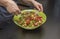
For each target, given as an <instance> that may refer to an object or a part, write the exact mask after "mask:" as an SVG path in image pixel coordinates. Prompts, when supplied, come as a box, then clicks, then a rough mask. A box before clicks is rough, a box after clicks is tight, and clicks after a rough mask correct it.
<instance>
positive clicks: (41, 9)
mask: <svg viewBox="0 0 60 39" xmlns="http://www.w3.org/2000/svg"><path fill="white" fill-rule="evenodd" d="M31 2H32V4H33V5H34V6H35V7H36V8H37V9H38V10H39V11H42V12H43V6H42V4H40V3H39V2H37V1H31Z"/></svg>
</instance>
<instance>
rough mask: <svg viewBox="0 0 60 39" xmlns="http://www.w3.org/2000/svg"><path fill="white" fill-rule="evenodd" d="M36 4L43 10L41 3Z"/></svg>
mask: <svg viewBox="0 0 60 39" xmlns="http://www.w3.org/2000/svg"><path fill="white" fill-rule="evenodd" d="M38 6H39V8H40V9H41V11H42V12H43V6H42V4H39V5H38Z"/></svg>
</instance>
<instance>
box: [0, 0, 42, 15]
mask: <svg viewBox="0 0 60 39" xmlns="http://www.w3.org/2000/svg"><path fill="white" fill-rule="evenodd" d="M23 1H25V2H28V3H32V4H33V5H34V6H35V7H36V8H37V9H38V10H39V11H43V6H42V4H41V3H39V2H37V1H35V0H23ZM0 5H1V6H4V7H5V8H6V9H7V11H8V12H10V13H12V14H16V15H17V14H19V13H20V11H21V10H20V9H19V8H18V6H17V4H16V3H15V2H14V1H13V0H0Z"/></svg>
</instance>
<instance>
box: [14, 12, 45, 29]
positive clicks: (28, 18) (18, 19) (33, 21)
mask: <svg viewBox="0 0 60 39" xmlns="http://www.w3.org/2000/svg"><path fill="white" fill-rule="evenodd" d="M45 20H46V19H45ZM14 21H15V23H16V24H18V25H19V26H21V27H22V28H26V29H32V28H36V27H38V26H40V25H42V23H43V22H44V18H43V17H42V16H40V15H39V14H38V13H37V12H35V11H25V12H22V13H21V14H20V15H18V16H15V17H14Z"/></svg>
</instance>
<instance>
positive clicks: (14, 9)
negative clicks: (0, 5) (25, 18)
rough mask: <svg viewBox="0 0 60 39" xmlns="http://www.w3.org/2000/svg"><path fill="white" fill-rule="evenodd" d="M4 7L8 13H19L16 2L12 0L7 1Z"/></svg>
mask: <svg viewBox="0 0 60 39" xmlns="http://www.w3.org/2000/svg"><path fill="white" fill-rule="evenodd" d="M6 8H7V10H8V11H9V12H10V13H12V14H14V15H18V14H20V9H19V8H18V6H17V4H16V3H15V2H14V1H12V0H11V1H8V2H7V6H6Z"/></svg>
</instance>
